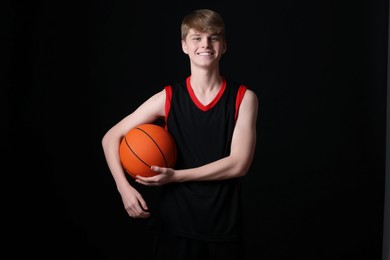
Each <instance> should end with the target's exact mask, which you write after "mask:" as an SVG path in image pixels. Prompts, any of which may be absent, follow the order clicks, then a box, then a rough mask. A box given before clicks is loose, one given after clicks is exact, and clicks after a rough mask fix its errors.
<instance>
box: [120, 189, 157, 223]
mask: <svg viewBox="0 0 390 260" xmlns="http://www.w3.org/2000/svg"><path fill="white" fill-rule="evenodd" d="M121 196H122V201H123V205H124V206H125V209H126V211H127V214H128V215H129V216H130V217H132V218H148V217H149V216H150V213H149V212H148V206H147V204H146V202H145V200H144V199H143V198H142V196H141V194H140V193H139V192H138V191H137V190H136V189H134V188H133V187H130V188H129V189H125V190H124V191H123V192H121Z"/></svg>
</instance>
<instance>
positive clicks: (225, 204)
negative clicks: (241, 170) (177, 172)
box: [160, 77, 247, 241]
mask: <svg viewBox="0 0 390 260" xmlns="http://www.w3.org/2000/svg"><path fill="white" fill-rule="evenodd" d="M246 89H247V88H246V87H245V86H244V85H240V84H236V83H233V82H230V81H227V80H226V79H225V78H223V82H222V85H221V88H220V91H219V92H218V94H217V95H216V97H215V98H214V100H213V101H212V102H211V103H210V104H208V105H203V104H202V103H200V102H199V101H198V99H197V98H196V96H195V94H194V92H193V90H192V88H191V85H190V77H188V78H187V79H186V80H183V81H182V82H179V83H176V84H172V85H169V86H166V87H165V90H166V93H167V97H166V109H165V110H166V111H165V112H166V117H165V127H166V128H167V130H168V131H169V132H170V133H171V134H172V136H173V137H174V139H175V142H176V145H177V152H178V153H177V161H176V164H175V167H174V168H175V169H186V168H194V167H198V166H201V165H204V164H207V163H210V162H213V161H215V160H218V159H221V158H223V157H226V156H228V155H229V154H230V145H231V140H232V135H233V130H234V126H235V121H236V119H237V115H238V108H239V106H240V103H241V100H242V98H243V96H244V94H245V90H246ZM161 191H162V193H161V197H160V203H161V204H160V218H161V221H162V227H163V228H164V230H166V231H168V232H171V233H173V234H175V235H179V236H184V237H188V238H194V239H201V240H206V241H229V240H234V239H236V238H237V236H238V235H239V234H238V232H239V231H240V221H241V190H240V179H239V178H233V179H227V180H221V181H190V182H183V183H170V184H167V185H164V186H162V190H161Z"/></svg>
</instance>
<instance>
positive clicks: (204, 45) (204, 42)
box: [201, 37, 210, 47]
mask: <svg viewBox="0 0 390 260" xmlns="http://www.w3.org/2000/svg"><path fill="white" fill-rule="evenodd" d="M201 44H202V47H208V46H209V44H210V40H209V38H208V37H204V38H202V41H201Z"/></svg>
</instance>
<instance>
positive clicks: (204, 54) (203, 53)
mask: <svg viewBox="0 0 390 260" xmlns="http://www.w3.org/2000/svg"><path fill="white" fill-rule="evenodd" d="M199 55H200V56H209V55H211V53H209V52H200V53H199Z"/></svg>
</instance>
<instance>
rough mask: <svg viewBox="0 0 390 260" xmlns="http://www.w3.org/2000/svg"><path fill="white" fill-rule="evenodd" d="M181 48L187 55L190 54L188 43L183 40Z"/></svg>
mask: <svg viewBox="0 0 390 260" xmlns="http://www.w3.org/2000/svg"><path fill="white" fill-rule="evenodd" d="M181 48H182V50H183V52H184V53H185V54H188V49H187V43H186V41H185V40H181Z"/></svg>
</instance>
